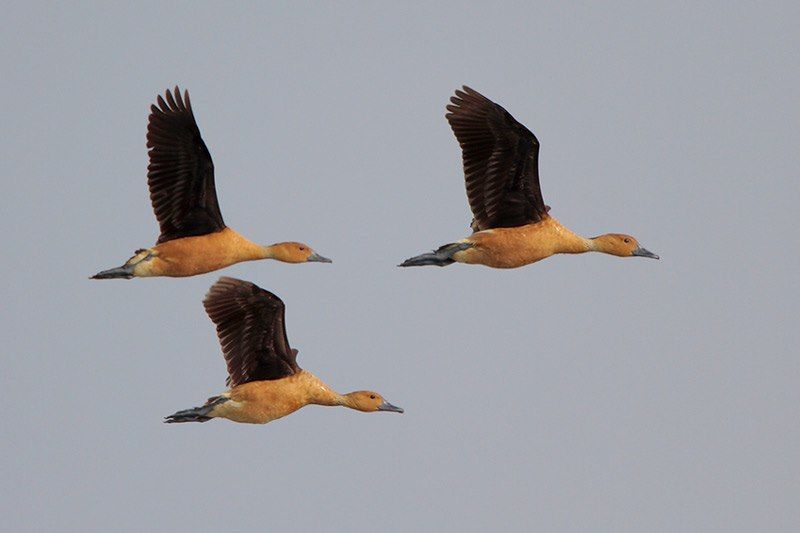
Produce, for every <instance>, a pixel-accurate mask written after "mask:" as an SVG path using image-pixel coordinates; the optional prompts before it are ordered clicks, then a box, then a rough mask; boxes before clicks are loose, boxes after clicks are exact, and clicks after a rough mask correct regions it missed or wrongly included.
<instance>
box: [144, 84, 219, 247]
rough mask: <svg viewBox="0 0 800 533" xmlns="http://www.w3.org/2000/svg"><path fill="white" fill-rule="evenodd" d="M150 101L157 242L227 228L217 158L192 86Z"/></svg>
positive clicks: (151, 183)
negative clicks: (202, 129)
mask: <svg viewBox="0 0 800 533" xmlns="http://www.w3.org/2000/svg"><path fill="white" fill-rule="evenodd" d="M165 96H166V101H165V100H164V98H162V97H161V95H159V96H158V105H157V106H156V105H151V106H150V118H149V121H148V123H147V147H148V148H149V149H150V150H149V152H148V155H149V156H150V164H149V165H148V167H147V184H148V186H149V187H150V201H151V202H152V203H153V211H154V212H155V214H156V219H158V224H159V226H160V227H161V234H160V235H159V237H158V242H159V243H162V242H165V241H171V240H172V239H178V238H181V237H192V236H195V235H205V234H207V233H213V232H215V231H220V230H221V229H223V228H225V222H223V220H222V213H220V210H219V203H218V202H217V191H216V189H215V188H214V163H213V162H212V161H211V154H209V153H208V148H206V145H205V143H204V142H203V138H202V137H201V136H200V130H199V129H198V128H197V122H195V120H194V114H193V113H192V105H191V102H190V101H189V92H188V91H185V92H184V93H183V97H181V93H180V90H179V89H178V87H175V91H174V95H173V93H171V92H170V91H167V92H166V94H165Z"/></svg>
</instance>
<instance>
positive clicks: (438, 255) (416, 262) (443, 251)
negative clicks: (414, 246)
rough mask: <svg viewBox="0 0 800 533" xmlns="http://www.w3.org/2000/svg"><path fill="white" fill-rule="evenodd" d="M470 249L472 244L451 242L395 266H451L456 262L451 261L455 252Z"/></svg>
mask: <svg viewBox="0 0 800 533" xmlns="http://www.w3.org/2000/svg"><path fill="white" fill-rule="evenodd" d="M471 247H472V244H470V243H468V242H453V243H450V244H445V245H444V246H440V247H439V248H437V249H436V250H435V251H433V252H429V253H427V254H422V255H417V256H415V257H411V258H409V259H406V260H405V261H403V262H402V263H400V264H399V265H397V266H401V267H413V266H425V265H434V266H440V267H443V266H447V265H452V264H453V263H455V262H456V260H455V259H453V254H455V253H456V252H460V251H462V250H466V249H467V248H471Z"/></svg>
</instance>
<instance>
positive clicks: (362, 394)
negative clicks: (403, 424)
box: [344, 390, 403, 413]
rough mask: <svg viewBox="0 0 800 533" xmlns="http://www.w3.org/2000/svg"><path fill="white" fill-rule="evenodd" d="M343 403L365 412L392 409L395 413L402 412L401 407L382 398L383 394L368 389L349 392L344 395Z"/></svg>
mask: <svg viewBox="0 0 800 533" xmlns="http://www.w3.org/2000/svg"><path fill="white" fill-rule="evenodd" d="M344 405H346V406H347V407H349V408H350V409H356V410H357V411H363V412H365V413H374V412H375V411H392V412H395V413H402V412H403V408H402V407H397V406H396V405H392V404H390V403H389V402H387V401H386V400H384V399H383V396H381V395H380V394H378V393H377V392H372V391H368V390H360V391H356V392H350V393H348V394H345V395H344Z"/></svg>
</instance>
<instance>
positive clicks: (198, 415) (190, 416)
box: [164, 396, 228, 424]
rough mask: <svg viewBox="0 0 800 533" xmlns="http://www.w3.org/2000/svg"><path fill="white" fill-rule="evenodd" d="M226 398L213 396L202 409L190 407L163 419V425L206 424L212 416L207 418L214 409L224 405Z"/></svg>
mask: <svg viewBox="0 0 800 533" xmlns="http://www.w3.org/2000/svg"><path fill="white" fill-rule="evenodd" d="M227 401H228V398H226V397H224V396H214V397H213V398H209V399H208V401H207V402H206V403H205V405H204V406H203V407H192V408H191V409H184V410H183V411H178V412H177V413H174V414H171V415H169V416H165V417H164V423H165V424H177V423H180V422H208V421H209V420H211V419H212V418H214V417H212V416H207V415H208V414H209V413H210V412H211V410H212V409H214V407H216V406H218V405H219V404H222V403H225V402H227Z"/></svg>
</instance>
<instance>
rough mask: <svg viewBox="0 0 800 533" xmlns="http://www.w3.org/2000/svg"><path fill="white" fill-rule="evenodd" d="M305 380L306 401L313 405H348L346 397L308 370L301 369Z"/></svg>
mask: <svg viewBox="0 0 800 533" xmlns="http://www.w3.org/2000/svg"><path fill="white" fill-rule="evenodd" d="M303 373H304V374H305V375H304V378H305V380H306V390H307V391H308V403H309V404H314V405H327V406H336V405H344V406H347V407H349V405H348V398H347V397H346V396H345V395H343V394H339V393H338V392H336V391H335V390H333V389H331V388H330V387H328V385H326V384H325V383H324V382H323V381H322V380H321V379H319V378H318V377H317V376H315V375H313V374H311V373H310V372H305V371H303Z"/></svg>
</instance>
